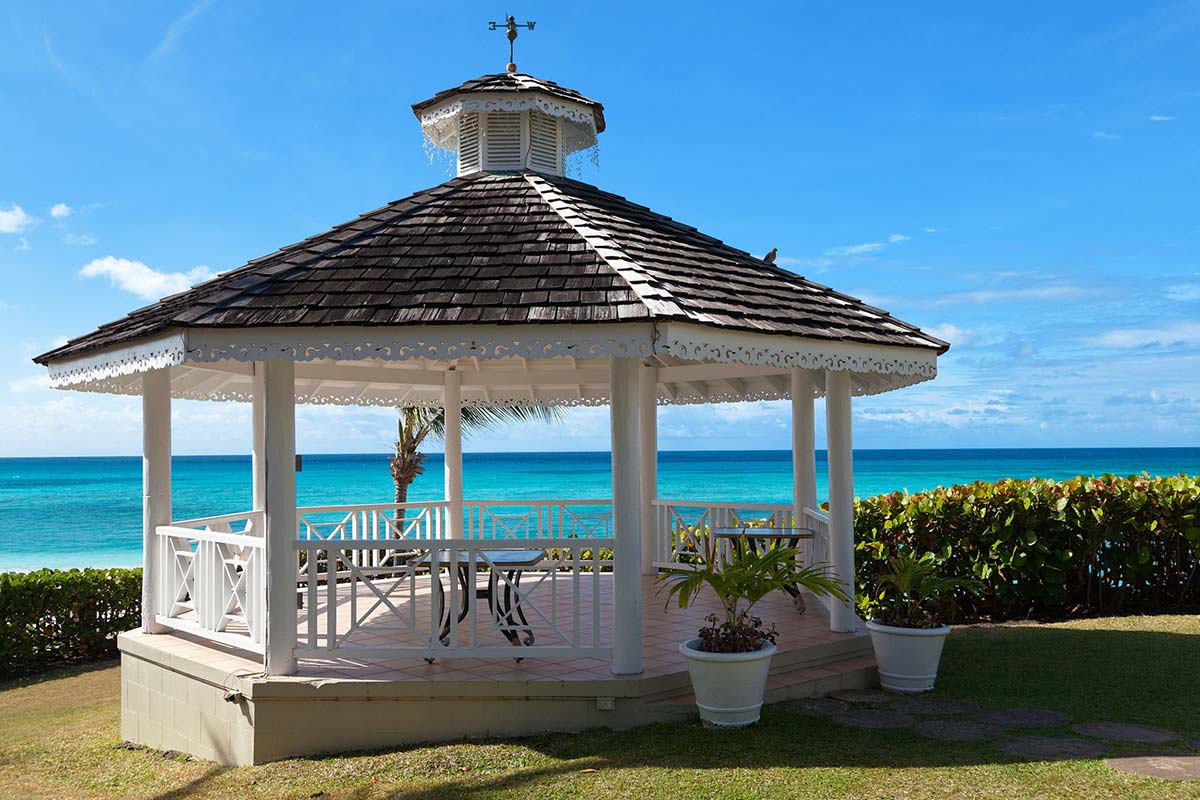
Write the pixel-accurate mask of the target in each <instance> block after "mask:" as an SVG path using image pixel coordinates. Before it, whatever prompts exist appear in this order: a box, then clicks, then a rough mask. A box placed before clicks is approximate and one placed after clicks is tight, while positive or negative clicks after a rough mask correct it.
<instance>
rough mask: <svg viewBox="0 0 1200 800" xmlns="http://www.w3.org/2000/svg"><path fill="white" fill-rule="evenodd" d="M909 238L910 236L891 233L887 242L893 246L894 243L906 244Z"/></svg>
mask: <svg viewBox="0 0 1200 800" xmlns="http://www.w3.org/2000/svg"><path fill="white" fill-rule="evenodd" d="M911 238H912V237H911V236H905V235H904V234H903V233H893V234H892V235H891V236H889V237H888V241H889V242H891V243H892V244H895V243H896V242H907V241H908V240H909V239H911Z"/></svg>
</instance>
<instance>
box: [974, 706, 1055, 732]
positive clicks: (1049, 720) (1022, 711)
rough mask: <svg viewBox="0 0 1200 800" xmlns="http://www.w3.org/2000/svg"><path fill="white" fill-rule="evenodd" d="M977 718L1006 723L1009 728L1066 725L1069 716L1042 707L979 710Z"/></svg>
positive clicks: (996, 723)
mask: <svg viewBox="0 0 1200 800" xmlns="http://www.w3.org/2000/svg"><path fill="white" fill-rule="evenodd" d="M979 720H980V721H981V722H990V723H991V724H993V725H1007V726H1008V727H1010V728H1046V727H1049V726H1051V725H1066V724H1067V723H1068V722H1070V721H1071V718H1070V717H1068V716H1067V715H1066V714H1060V713H1058V712H1057V711H1048V710H1046V709H1044V708H998V709H993V710H991V711H981V712H979Z"/></svg>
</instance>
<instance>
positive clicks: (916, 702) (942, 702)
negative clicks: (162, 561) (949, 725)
mask: <svg viewBox="0 0 1200 800" xmlns="http://www.w3.org/2000/svg"><path fill="white" fill-rule="evenodd" d="M892 708H894V709H896V710H897V711H908V712H910V713H913V714H918V715H920V716H923V717H942V716H946V715H948V714H974V713H975V712H976V711H978V710H979V703H976V702H975V701H974V700H951V699H949V698H945V697H906V698H904V699H902V700H897V701H896V702H895V704H894V705H893V706H892Z"/></svg>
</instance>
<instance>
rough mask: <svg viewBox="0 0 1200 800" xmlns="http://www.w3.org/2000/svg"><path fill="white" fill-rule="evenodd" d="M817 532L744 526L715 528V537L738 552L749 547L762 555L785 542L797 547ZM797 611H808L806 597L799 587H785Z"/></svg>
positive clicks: (800, 529) (803, 529)
mask: <svg viewBox="0 0 1200 800" xmlns="http://www.w3.org/2000/svg"><path fill="white" fill-rule="evenodd" d="M816 535H817V534H816V531H814V530H813V529H812V528H751V527H750V526H748V525H743V526H741V527H738V528H713V537H714V538H716V539H717V540H718V541H721V540H724V541H727V542H732V543H733V546H734V547H735V548H737V549H738V550H741V548H743V547H747V546H749V547H750V548H752V549H753V550H754V552H755V553H760V552H762V551H763V550H765V549H767V548H770V547H780V546H781V545H783V544H784V543H785V542H787V543H788V545H787V546H788V547H795V546H796V545H797V544H798V543H799V542H802V541H807V540H810V539H813V538H814V537H815V536H816ZM783 590H784V591H785V592H787V593H788V594H789V595H790V596H791V598H792V602H793V603H794V604H795V605H796V610H797V611H799V612H800V613H801V614H803V613H804V612H805V611H806V610H807V606H805V604H804V597H803V595H801V594H800V587H799V586H795V585H792V586H785V587H783Z"/></svg>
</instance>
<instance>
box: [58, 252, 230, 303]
mask: <svg viewBox="0 0 1200 800" xmlns="http://www.w3.org/2000/svg"><path fill="white" fill-rule="evenodd" d="M79 274H80V275H82V276H83V277H85V278H94V277H97V276H101V275H103V276H107V277H108V279H109V281H110V282H111V283H112V285H113V286H116V287H118V288H121V289H124V290H125V291H127V292H131V293H132V294H135V295H137V296H138V297H140V298H142V299H143V300H157V299H159V298H160V297H166V296H167V295H171V294H176V293H177V292H182V291H184V290H185V289H188V288H190V287H192V286H194V285H195V284H197V283H201V282H202V281H207V280H209V279H211V278H214V277H216V273H214V272H213V271H212V270H210V269H209V268H208V267H204V266H200V267H196V268H195V269H192V270H189V271H187V272H159V271H158V270H156V269H151V268H150V267H148V266H146V265H145V264H143V263H142V262H140V261H130V260H128V259H125V258H116V257H114V256H105V257H104V258H97V259H96V260H95V261H91V262H89V263H88V264H87V265H85V266H84V268H83V269H81V270H80V271H79Z"/></svg>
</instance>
